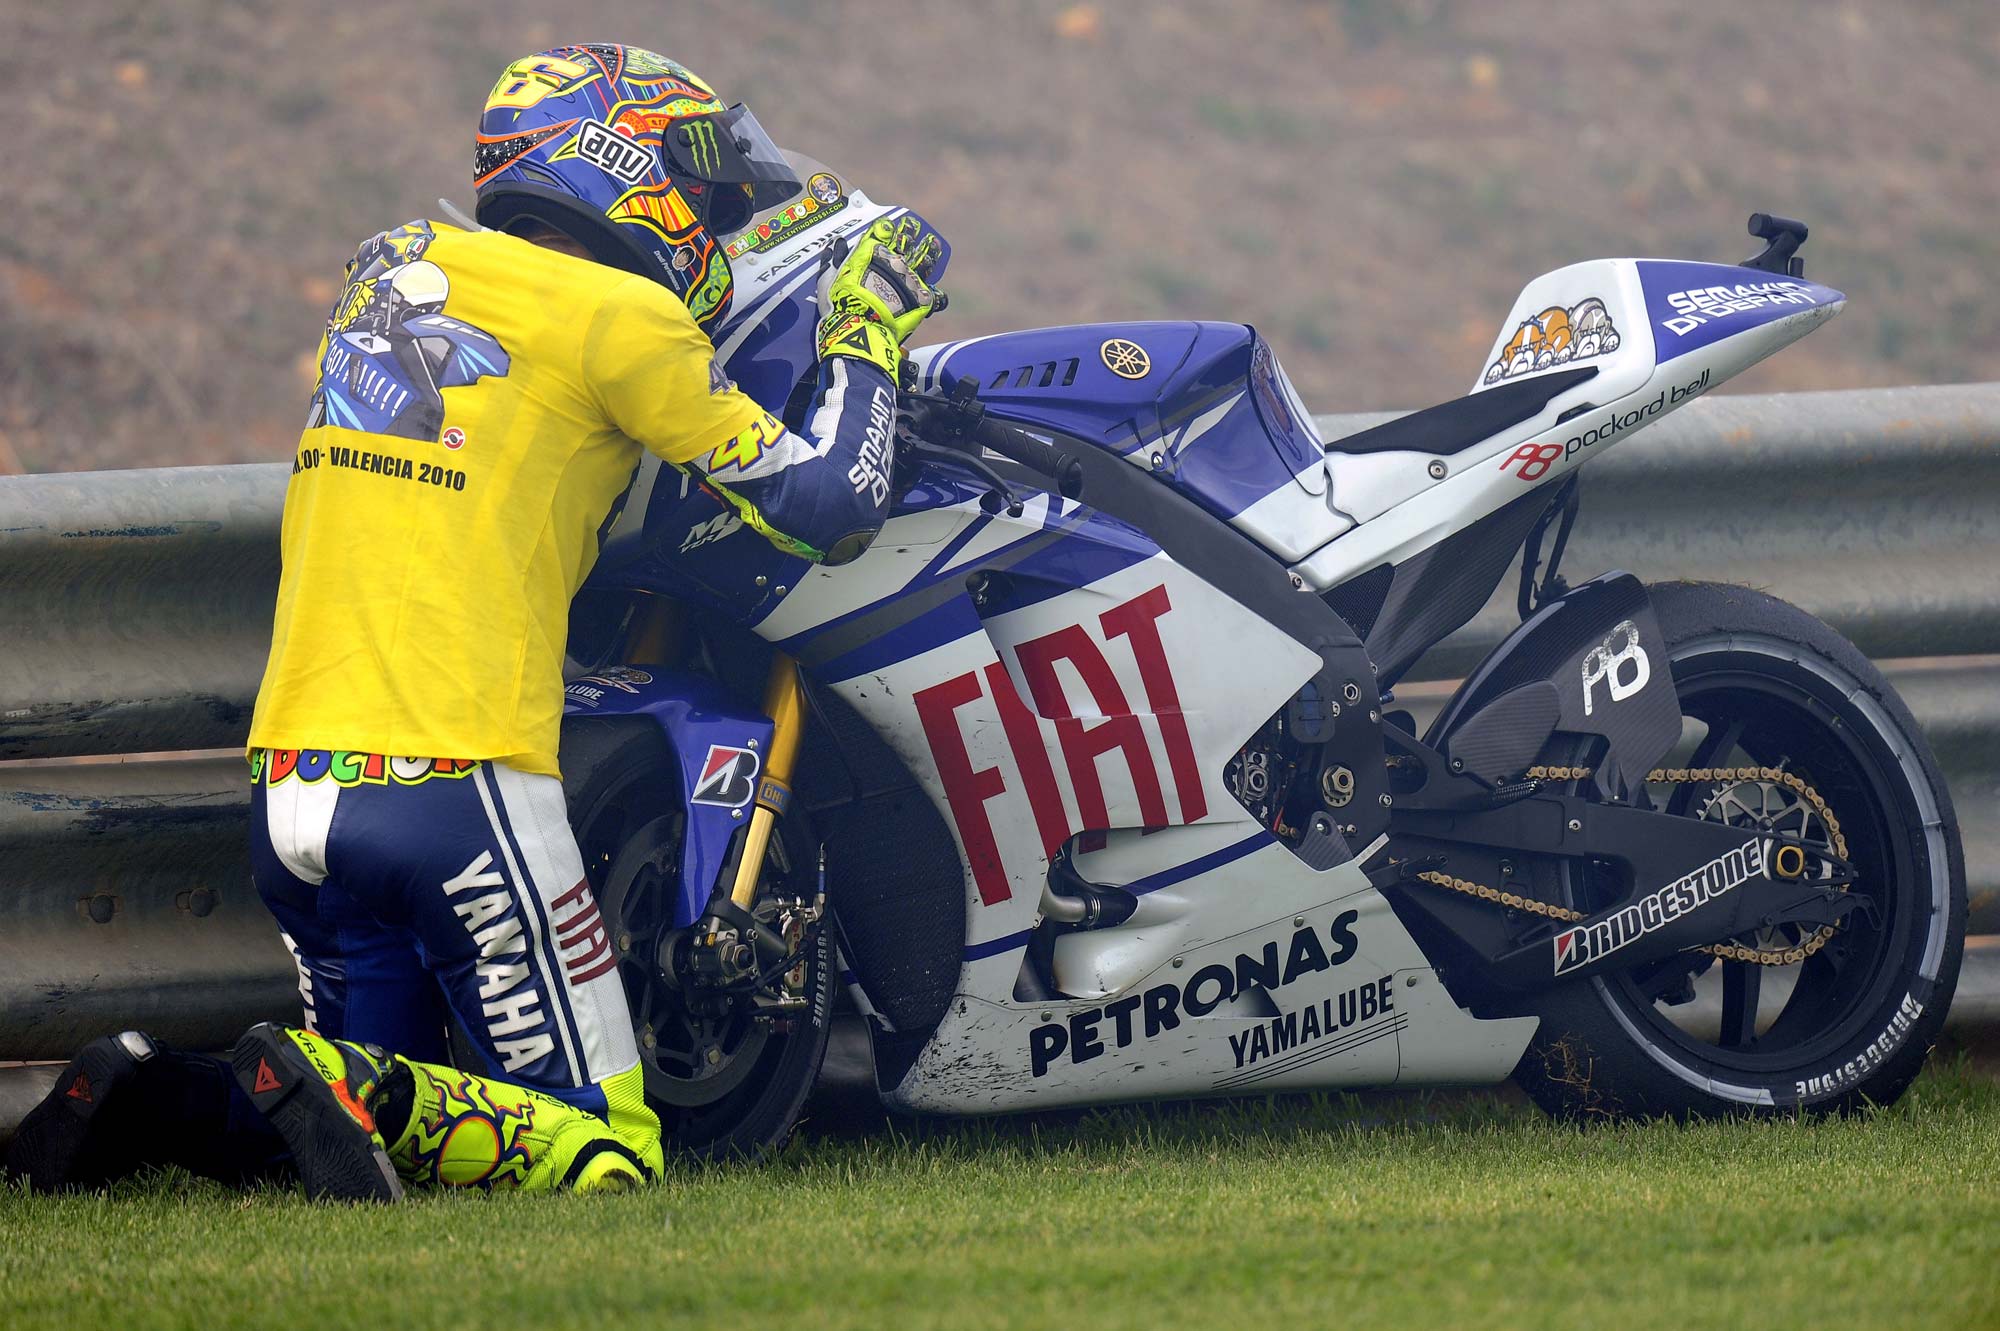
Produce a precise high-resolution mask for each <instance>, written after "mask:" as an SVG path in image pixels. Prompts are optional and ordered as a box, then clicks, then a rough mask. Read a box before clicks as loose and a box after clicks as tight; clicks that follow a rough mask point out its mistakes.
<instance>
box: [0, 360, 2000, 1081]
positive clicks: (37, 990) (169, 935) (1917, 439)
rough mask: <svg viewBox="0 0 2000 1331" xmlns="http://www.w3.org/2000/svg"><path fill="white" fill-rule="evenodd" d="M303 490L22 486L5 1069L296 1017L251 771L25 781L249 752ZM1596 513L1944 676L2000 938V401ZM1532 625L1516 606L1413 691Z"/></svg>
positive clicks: (243, 480) (1608, 549)
mask: <svg viewBox="0 0 2000 1331" xmlns="http://www.w3.org/2000/svg"><path fill="white" fill-rule="evenodd" d="M1386 419H1390V417H1388V416H1384V415H1380V414H1375V415H1366V416H1331V417H1325V418H1322V420H1321V422H1320V423H1321V427H1322V430H1323V431H1324V432H1325V433H1326V435H1327V437H1328V438H1329V439H1335V438H1338V437H1340V436H1342V435H1346V434H1351V433H1353V432H1355V431H1357V430H1360V429H1363V428H1365V427H1367V426H1368V425H1372V424H1376V423H1378V422H1380V421H1382V420H1386ZM286 475H287V468H285V467H284V466H282V465H271V466H239V467H191V468H176V469H170V470H158V471H128V472H108V473H78V474H64V475H51V476H23V477H8V478H0V1059H34V1058H60V1057H66V1056H68V1054H69V1053H70V1052H71V1051H72V1050H73V1049H74V1048H75V1047H76V1045H77V1044H78V1043H79V1042H81V1041H82V1040H84V1039H86V1038H88V1037H90V1036H93V1035H96V1034H100V1033H102V1032H103V1031H104V1030H106V1029H111V1028H116V1027H118V1026H121V1025H133V1024H144V1025H146V1026H148V1027H149V1028H150V1029H152V1030H154V1031H156V1032H157V1033H158V1034H160V1035H161V1036H162V1037H164V1038H167V1039H170V1040H175V1041H179V1042H181V1043H184V1044H188V1045H191V1046H195V1047H204V1046H206V1047H215V1046H219V1045H221V1044H224V1043H227V1042H228V1041H229V1040H230V1039H233V1038H234V1036H235V1035H236V1034H237V1033H238V1032H240V1031H241V1029H242V1028H243V1027H244V1026H245V1025H247V1024H248V1023H249V1022H251V1021H254V1020H257V1019H259V1018H261V1017H267V1016H282V1015H285V1014H287V1013H288V1012H291V1011H294V1010H295V1009H296V998H295V997H294V995H293V993H292V976H291V968H290V964H289V961H288V959H287V958H286V956H285V954H284V952H283V950H282V948H281V946H280V944H279V943H278V941H277V938H276V930H275V929H274V928H272V926H271V923H270V920H269V918H268V916H267V915H266V914H265V912H264V910H263V907H262V905H261V904H260V903H259V902H258V901H257V899H256V896H255V893H254V892H253V891H252V890H251V888H250V885H249V870H248V863H247V856H246V852H245V849H244V836H245V831H244V829H245V822H246V818H247V810H248V790H247V787H246V785H245V780H244V769H243V768H242V766H241V765H240V763H239V762H238V761H237V760H236V759H234V758H232V757H218V756H213V755H210V756H198V757H175V758H166V759H159V758H153V759H140V760H130V761H94V762H89V763H84V764H78V765H60V766H48V765H41V764H23V763H8V762H5V761H4V760H8V759H49V758H62V757H73V756H79V755H98V756H103V755H146V754H160V753H163V752H168V751H186V750H217V749H221V750H226V749H230V748H233V747H235V746H238V745H240V744H241V743H242V742H243V739H244V735H245V732H246V730H247V728H248V724H249V714H250V705H251V702H252V700H253V698H254V695H255V692H256V687H257V682H258V679H259V676H260V675H261V673H262V670H263V665H264V658H265V654H266V650H267V648H268V644H269V634H270V624H271V608H272V603H273V600H274V598H275V594H276V588H277V575H278V523H279V515H280V510H281V507H282V503H283V495H284V485H285V479H286ZM1583 500H1584V502H1583V511H1582V517H1581V518H1580V520H1579V521H1578V524H1577V530H1576V534H1575V537H1574V539H1573V540H1572V541H1571V544H1570V553H1569V555H1568V556H1567V557H1566V558H1565V560H1564V566H1565V567H1566V568H1567V569H1569V570H1570V571H1571V572H1572V573H1577V574H1580V573H1594V572H1597V571H1599V570H1602V569H1605V568H1613V567H1622V568H1627V569H1630V570H1632V571H1633V572H1635V573H1638V574H1640V575H1641V576H1642V577H1646V578H1650V579H1665V578H1704V579H1716V580H1721V581H1733V582H1750V583H1753V584H1755V585H1758V586H1761V587H1765V588H1767V589H1768V590H1770V591H1772V592H1773V593H1775V594H1776V595H1779V596H1783V597H1785V598H1786V599H1788V600H1792V601H1795V602H1797V603H1798V604H1800V605H1802V606H1804V607H1805V608H1806V609H1808V610H1810V611H1812V612H1813V613H1815V614H1817V615H1819V616H1821V617H1822V618H1825V619H1827V620H1828V621H1829V622H1831V623H1832V624H1833V625H1834V626H1835V627H1836V628H1838V629H1840V630H1841V631H1842V632H1843V633H1846V634H1847V635H1848V636H1849V637H1851V638H1853V639H1855V641H1856V642H1858V643H1859V644H1860V645H1861V647H1862V648H1863V650H1865V651H1867V652H1868V653H1870V654H1871V655H1872V656H1875V657H1877V658H1916V657H1922V658H1948V659H1944V660H1926V661H1923V662H1916V661H1909V660H1903V661H1898V662H1896V663H1893V664H1892V665H1891V667H1890V670H1891V674H1892V677H1893V678H1894V680H1895V683H1896V686H1897V688H1898V689H1899V690H1901V691H1902V692H1903V694H1904V696H1905V698H1906V699H1907V700H1908V701H1909V703H1910V705H1911V708H1912V710H1913V711H1914V712H1915V713H1916V716H1917V718H1918V720H1919V721H1920V722H1921V723H1922V724H1923V726H1924V728H1925V730H1926V731H1927V732H1928V733H1929V735H1930V736H1931V740H1932V743H1933V744H1934V745H1935V746H1936V747H1937V749H1938V753H1939V756H1940V758H1941V759H1942V761H1943V763H1944V766H1945V770H1946V773H1947V776H1948V778H1949V780H1950V783H1951V787H1952V792H1953V797H1954V799H1955V801H1956V803H1957V807H1958V813H1959V817H1960V821H1961V826H1962V829H1963V832H1964V836H1965V843H1966V859H1967V868H1968V871H1969V874H1970V878H1971V883H1972V891H1973V900H1974V906H1973V926H1974V929H1975V930H1977V931H1981V932H2000V518H1996V517H1995V516H1993V515H1994V513H1995V511H1996V508H2000V384H1974V385H1963V386H1956V387H1948V388H1922V389H1889V390H1863V391H1857V392H1841V393H1812V394H1790V395H1777V396H1764V397H1752V396H1745V397H1717V398H1705V399H1702V400H1699V401H1696V402H1694V403H1691V404H1690V405H1689V406H1687V407H1685V408H1683V409H1681V410H1680V411H1679V412H1677V413H1675V414H1674V415H1672V416H1670V417H1668V418H1667V419H1666V420H1664V421H1661V422H1660V423H1659V424H1657V425H1655V426H1652V427H1651V428H1649V429H1648V430H1647V431H1646V432H1645V434H1644V435H1643V436H1641V438H1640V440H1639V441H1638V442H1636V443H1634V444H1628V445H1627V446H1625V447H1621V448H1619V449H1616V450H1613V451H1612V452H1610V453H1609V454H1607V455H1606V456H1604V457H1602V458H1600V459H1597V460H1596V461H1594V462H1593V464H1592V465H1591V467H1590V468H1589V469H1588V470H1587V472H1586V473H1585V480H1584V492H1583ZM1514 620H1515V616H1514V611H1513V580H1512V579H1511V578H1510V579H1507V580H1504V581H1503V582H1502V585H1501V588H1500V590H1499V591H1498V592H1497V593H1496V594H1495V596H1494V598H1493V601H1492V603H1491V604H1489V605H1488V606H1487V607H1486V609H1485V610H1484V611H1482V612H1481V614H1480V615H1479V616H1478V617H1476V618H1475V619H1474V621H1473V622H1472V623H1471V624H1469V625H1468V626H1467V627H1466V628H1465V629H1463V630H1461V631H1460V632H1459V633H1457V634H1454V635H1453V636H1452V637H1451V638H1450V639H1448V640H1447V641H1446V642H1445V643H1444V644H1441V645H1440V646H1439V647H1438V648H1437V649H1436V650H1435V651H1433V652H1432V653H1431V654H1430V656H1428V657H1427V658H1426V659H1425V660H1424V661H1423V662H1422V663H1420V666H1419V669H1418V671H1417V672H1416V673H1417V675H1418V676H1419V677H1420V678H1428V679H1434V680H1435V679H1445V678H1450V677H1452V676H1454V675H1457V674H1459V673H1462V672H1463V671H1464V670H1465V669H1466V668H1467V667H1468V666H1469V665H1470V664H1471V663H1472V662H1473V661H1475V660H1477V659H1478V657H1479V656H1480V655H1481V654H1483V652H1484V651H1486V650H1487V649H1489V648H1490V647H1491V646H1492V645H1493V644H1494V643H1496V642H1497V641H1498V640H1499V639H1500V637H1501V636H1502V635H1503V634H1504V633H1505V632H1506V631H1507V630H1508V629H1509V628H1510V627H1512V625H1513V623H1514ZM1988 951H1993V952H1995V955H1996V958H2000V950H1996V949H1988ZM1989 1006H1991V1005H1989Z"/></svg>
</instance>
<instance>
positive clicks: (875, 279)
mask: <svg viewBox="0 0 2000 1331" xmlns="http://www.w3.org/2000/svg"><path fill="white" fill-rule="evenodd" d="M937 253H938V244H937V237H936V235H935V234H934V233H932V232H929V231H927V230H925V228H924V227H923V225H922V224H921V223H919V222H918V221H917V220H916V219H915V218H912V217H902V218H899V219H896V220H894V221H891V220H890V219H888V218H883V219H881V220H880V221H877V222H876V223H875V224H874V225H872V226H870V227H869V228H868V230H867V231H866V232H864V233H863V234H862V236H861V239H860V240H859V241H857V242H856V243H855V244H854V246H853V247H852V248H850V249H849V250H848V251H847V253H846V255H845V256H844V257H842V256H838V255H836V256H835V258H834V261H833V262H830V263H829V264H828V265H827V267H826V272H825V274H824V275H823V276H822V277H821V278H820V285H819V308H820V323H819V343H818V345H819V357H820V360H821V361H825V360H827V359H828V358H829V357H833V356H851V357H854V358H855V359H857V360H862V361H866V362H867V363H868V364H870V365H873V366H874V367H875V368H877V369H879V370H881V371H882V373H884V374H886V375H888V376H889V382H890V384H891V385H900V384H901V383H902V370H903V344H904V343H905V342H907V341H909V339H910V334H912V333H914V332H916V331H917V325H919V324H921V323H922V322H923V321H924V320H925V319H927V318H928V317H930V315H931V314H932V313H933V312H934V311H936V310H940V309H943V308H944V304H945V302H944V293H943V292H941V291H939V290H937V289H936V288H935V287H933V286H932V285H931V284H930V282H929V281H928V280H927V279H926V277H925V273H926V272H928V271H929V269H930V267H931V265H932V263H934V262H935V261H936V259H937Z"/></svg>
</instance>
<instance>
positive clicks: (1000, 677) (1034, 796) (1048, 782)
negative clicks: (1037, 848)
mask: <svg viewBox="0 0 2000 1331" xmlns="http://www.w3.org/2000/svg"><path fill="white" fill-rule="evenodd" d="M986 687H987V688H989V689H991V690H992V691H993V701H994V702H995V703H996V704H998V706H999V708H1000V724H1001V726H1002V727H1003V728H1005V730H1006V731H1007V747H1008V748H1010V749H1012V750H1013V751H1014V761H1015V762H1016V763H1017V764H1019V765H1020V768H1021V781H1022V783H1023V784H1025V785H1026V786H1027V787H1028V807H1029V808H1030V809H1033V810H1034V811H1035V830H1036V831H1037V832H1039V833H1041V834H1042V854H1044V855H1053V854H1055V853H1056V848H1057V847H1058V846H1060V845H1062V843H1063V842H1065V841H1067V840H1068V839H1069V815H1068V814H1066V813H1064V812H1063V799H1062V790H1061V788H1060V787H1058V786H1057V785H1056V772H1055V768H1054V767H1053V766H1051V765H1050V763H1049V751H1048V749H1046V748H1045V747H1043V745H1042V728H1041V727H1040V726H1038V725H1036V724H1035V714H1034V713H1033V712H1031V711H1029V710H1028V704H1026V703H1024V702H1022V701H1021V694H1020V691H1019V690H1017V689H1016V688H1015V687H1014V677H1013V676H1012V675H1010V674H1008V673H1007V667H1006V666H1004V665H1002V664H1001V663H1000V662H998V661H995V662H993V663H992V664H990V665H988V666H987V667H986Z"/></svg>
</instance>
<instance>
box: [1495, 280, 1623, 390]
mask: <svg viewBox="0 0 2000 1331" xmlns="http://www.w3.org/2000/svg"><path fill="white" fill-rule="evenodd" d="M1618 340H1619V339H1618V328H1617V326H1616V325H1615V324H1614V323H1613V322H1612V321H1611V311H1610V310H1608V309H1606V308H1605V306H1604V301H1603V299H1602V298H1601V297H1598V296H1586V297H1585V298H1584V299H1582V300H1580V301H1578V302H1577V303H1576V304H1574V305H1571V306H1568V307H1564V306H1561V305H1551V306H1550V307H1549V308H1548V309H1546V310H1543V311H1542V312H1541V313H1540V314H1534V315H1530V316H1528V317H1527V318H1526V319H1523V320H1521V325H1520V327H1518V328H1516V329H1515V330H1514V336H1512V337H1510V338H1508V339H1507V344H1506V345H1505V346H1503V347H1501V348H1500V355H1499V356H1498V358H1496V359H1495V360H1494V362H1493V363H1492V364H1491V365H1489V366H1487V367H1486V382H1487V383H1489V384H1496V383H1499V382H1500V381H1501V380H1502V379H1511V378H1513V377H1514V376H1515V375H1517V374H1532V373H1533V372H1534V371H1536V370H1547V369H1553V368H1554V367H1555V366H1558V365H1566V364H1568V363H1569V362H1571V361H1579V360H1589V359H1590V358H1591V357H1593V356H1603V355H1608V354H1610V353H1611V352H1614V351H1616V350H1618Z"/></svg>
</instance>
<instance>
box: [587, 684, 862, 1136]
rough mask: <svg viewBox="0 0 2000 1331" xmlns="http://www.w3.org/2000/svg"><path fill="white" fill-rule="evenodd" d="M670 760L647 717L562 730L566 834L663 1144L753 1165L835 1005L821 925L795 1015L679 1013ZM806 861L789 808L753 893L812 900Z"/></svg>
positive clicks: (800, 1086)
mask: <svg viewBox="0 0 2000 1331" xmlns="http://www.w3.org/2000/svg"><path fill="white" fill-rule="evenodd" d="M673 764H674V758H673V755H672V754H671V753H670V752H669V751H668V749H667V746H666V743H665V741H664V740H663V739H662V738H661V736H660V734H659V732H658V730H656V729H655V728H654V727H653V725H652V723H651V722H650V721H644V720H634V721H585V722H582V723H578V724H572V725H570V726H567V727H565V728H564V731H563V737H562V770H563V786H564V789H565V790H566V791H567V793H568V796H569V816H570V827H571V828H572V829H573V830H574V831H575V833H576V839H577V846H578V849H580V850H581V851H582V853H583V865H584V873H585V875H586V876H587V877H588V878H589V880H590V886H591V889H592V890H593V891H594V892H595V893H596V896H597V904H598V909H599V911H600V912H601V913H602V914H603V916H604V919H605V921H606V923H607V926H608V927H609V928H610V930H611V933H612V937H613V940H614V943H615V945H616V947H617V952H618V959H619V960H618V974H619V978H620V979H621V980H622V981H623V982H624V985H625V997H626V1001H627V1002H628V1003H629V1004H630V1006H631V1009H632V1023H633V1027H634V1033H635V1035H636V1037H637V1039H638V1044H639V1063H640V1066H641V1068H642V1069H643V1070H644V1075H645V1082H646V1100H647V1103H648V1104H650V1105H651V1106H652V1107H653V1109H654V1111H655V1112H657V1113H658V1114H659V1116H660V1127H661V1130H662V1134H663V1137H664V1144H665V1146H666V1149H667V1151H668V1153H669V1154H670V1155H671V1154H672V1153H674V1152H675V1151H679V1152H681V1153H682V1154H684V1155H689V1156H693V1157H695V1158H698V1159H704V1160H715V1159H725V1158H730V1157H746V1158H755V1157H758V1156H762V1155H765V1154H768V1153H770V1152H772V1151H775V1150H777V1149H778V1148H779V1147H781V1146H783V1145H784V1143H785V1140H786V1139H787V1138H788V1137H789V1136H790V1135H791V1131H792V1128H793V1126H794V1125H795V1124H796V1123H797V1122H798V1116H799V1110H800V1108H801V1106H803V1105H804V1103H805V1099H806V1096H807V1094H808V1093H810V1092H811V1090H812V1087H813V1083H814V1082H815V1081H816V1080H817V1079H818V1076H819V1069H820V1064H821V1062H822V1060H823V1059H824V1058H825V1056H826V1041H827V1033H828V1030H829V1027H830V1025H831V1017H832V1009H833V978H834V977H833V966H832V957H831V948H830V945H829V943H828V941H827V937H826V932H825V931H824V930H821V931H819V933H818V934H817V935H815V936H813V938H812V941H811V942H810V943H809V944H808V946H807V952H806V957H805V962H804V965H805V967H806V974H805V977H804V986H803V990H804V996H805V999H806V1002H805V1005H804V1006H803V1007H802V1008H799V1009H798V1010H796V1011H795V1012H791V1013H787V1014H783V1015H780V1016H775V1017H774V1016H771V1015H768V1014H760V1013H758V1012H756V1011H754V1010H752V1009H751V1007H750V1006H749V1005H748V1004H747V1003H745V1004H742V1005H740V1006H735V1007H732V1008H730V1009H729V1010H728V1011H726V1012H723V1013H720V1014H701V1013H697V1012H693V1011H690V1010H689V1004H688V1002H687V1001H686V994H685V992H684V991H683V990H682V988H681V987H680V985H679V983H678V981H677V980H676V979H675V977H674V976H673V974H672V967H671V966H670V965H667V964H663V961H662V958H663V957H665V956H667V955H669V954H670V953H671V951H672V948H673V945H674V935H675V932H676V931H675V927H674V920H673V908H674V903H675V902H676V901H677V900H678V899H679V897H680V855H681V839H682V836H683V833H684V830H685V827H686V808H685V806H684V804H683V803H682V800H681V793H680V792H681V781H680V776H679V774H678V772H677V771H676V770H675V768H674V765H673ZM814 862H815V859H814V855H813V846H812V839H811V837H810V835H809V834H808V830H807V828H806V827H805V824H804V820H803V814H802V813H801V812H799V811H797V810H794V811H793V812H792V814H791V815H789V816H788V817H786V818H785V819H783V820H781V821H780V822H779V823H778V828H777V833H776V835H774V836H773V837H772V838H771V843H770V850H769V851H768V853H767V855H766V859H765V867H764V875H765V877H764V883H763V886H762V887H761V888H760V893H761V894H762V895H766V896H768V895H779V896H787V897H810V896H811V895H812V893H813V883H812V878H813V867H812V866H813V865H814Z"/></svg>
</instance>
